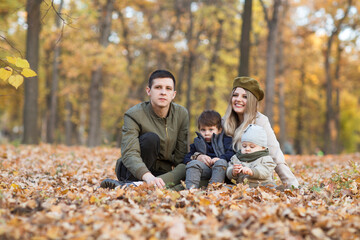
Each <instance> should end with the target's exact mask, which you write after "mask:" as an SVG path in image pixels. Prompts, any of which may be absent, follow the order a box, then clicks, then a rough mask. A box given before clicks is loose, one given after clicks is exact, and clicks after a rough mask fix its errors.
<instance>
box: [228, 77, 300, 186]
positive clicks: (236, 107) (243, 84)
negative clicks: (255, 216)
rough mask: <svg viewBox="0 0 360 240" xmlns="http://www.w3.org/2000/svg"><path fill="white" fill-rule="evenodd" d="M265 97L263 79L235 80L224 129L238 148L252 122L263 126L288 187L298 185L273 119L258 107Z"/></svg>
mask: <svg viewBox="0 0 360 240" xmlns="http://www.w3.org/2000/svg"><path fill="white" fill-rule="evenodd" d="M263 98H264V91H263V90H262V89H261V88H260V86H259V83H258V82H257V81H256V80H255V79H253V78H250V77H237V78H235V80H234V82H233V91H232V94H231V98H230V101H229V105H228V108H227V110H226V113H225V116H224V131H225V134H227V135H228V136H232V137H233V148H234V150H235V151H238V150H239V149H240V147H241V135H242V134H243V132H244V130H245V129H246V128H247V126H248V125H249V124H256V125H260V126H262V127H263V128H264V129H265V131H266V134H267V139H268V140H267V141H268V144H267V145H268V148H269V153H270V156H271V157H272V158H273V160H274V162H275V163H276V167H275V171H276V173H277V174H278V175H279V177H280V179H281V181H282V182H283V184H284V185H285V186H286V187H287V188H291V186H293V187H296V188H298V187H299V182H298V181H297V179H296V177H295V176H294V174H293V173H292V172H291V170H290V168H289V167H288V166H287V164H286V162H285V158H284V154H283V153H282V151H281V149H280V144H279V142H278V141H277V139H276V136H275V134H274V131H273V129H272V128H271V125H270V122H269V119H268V118H267V117H266V116H265V115H263V114H261V113H260V112H258V111H257V108H258V104H259V101H260V100H262V99H263Z"/></svg>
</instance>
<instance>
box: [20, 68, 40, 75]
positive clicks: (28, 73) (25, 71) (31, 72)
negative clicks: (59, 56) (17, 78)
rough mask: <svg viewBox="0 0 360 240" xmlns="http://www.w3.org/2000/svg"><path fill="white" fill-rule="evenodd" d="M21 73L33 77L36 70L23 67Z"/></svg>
mask: <svg viewBox="0 0 360 240" xmlns="http://www.w3.org/2000/svg"><path fill="white" fill-rule="evenodd" d="M21 75H23V76H24V77H35V76H36V75H37V74H36V72H34V71H33V70H31V69H30V68H24V69H23V70H22V71H21Z"/></svg>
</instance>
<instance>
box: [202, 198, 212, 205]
mask: <svg viewBox="0 0 360 240" xmlns="http://www.w3.org/2000/svg"><path fill="white" fill-rule="evenodd" d="M210 203H211V202H210V200H209V199H206V198H200V205H201V206H209V205H210Z"/></svg>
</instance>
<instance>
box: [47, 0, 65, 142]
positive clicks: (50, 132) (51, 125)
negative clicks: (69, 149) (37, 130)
mask: <svg viewBox="0 0 360 240" xmlns="http://www.w3.org/2000/svg"><path fill="white" fill-rule="evenodd" d="M63 4H64V1H63V0H61V1H60V5H59V10H58V14H61V10H62V7H63ZM55 23H56V28H57V29H59V28H60V24H61V19H60V17H59V16H58V15H57V14H56V15H55ZM59 61H60V46H59V42H56V43H55V47H54V59H53V71H52V83H51V89H50V105H49V106H48V111H49V114H48V118H47V124H46V127H47V129H46V141H47V142H48V143H53V142H54V135H55V125H56V113H57V111H56V110H57V100H58V96H57V94H58V85H59Z"/></svg>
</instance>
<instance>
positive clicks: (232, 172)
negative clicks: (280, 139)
mask: <svg viewBox="0 0 360 240" xmlns="http://www.w3.org/2000/svg"><path fill="white" fill-rule="evenodd" d="M275 167H276V164H275V162H274V161H273V159H272V158H271V157H270V156H269V150H268V149H267V136H266V132H265V130H264V129H263V128H262V127H260V126H258V125H255V124H250V125H249V126H248V127H247V128H246V129H245V131H244V133H243V135H242V136H241V150H239V151H238V152H237V153H236V155H234V156H233V157H232V158H231V160H230V162H229V165H228V169H227V171H226V176H227V177H228V178H229V179H230V180H232V179H234V180H236V182H237V183H243V182H244V180H245V179H247V180H248V184H249V187H257V186H259V185H261V186H268V187H270V188H274V187H275V186H276V185H275V182H274V180H273V172H274V169H275Z"/></svg>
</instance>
